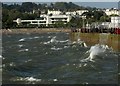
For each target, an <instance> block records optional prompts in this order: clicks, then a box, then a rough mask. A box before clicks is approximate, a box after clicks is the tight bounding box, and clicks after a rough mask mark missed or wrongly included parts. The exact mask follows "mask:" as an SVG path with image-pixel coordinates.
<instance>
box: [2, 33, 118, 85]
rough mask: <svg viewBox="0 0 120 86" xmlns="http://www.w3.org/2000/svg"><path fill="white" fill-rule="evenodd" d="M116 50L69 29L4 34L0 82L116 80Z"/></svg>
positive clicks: (42, 82)
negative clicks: (74, 38)
mask: <svg viewBox="0 0 120 86" xmlns="http://www.w3.org/2000/svg"><path fill="white" fill-rule="evenodd" d="M119 56H120V52H116V51H114V50H113V49H112V48H109V47H108V46H107V45H100V44H95V45H93V46H89V45H87V44H86V43H85V42H84V41H81V40H80V39H78V41H71V40H70V34H69V33H63V32H57V33H51V32H48V33H40V34H6V35H5V34H4V35H3V37H2V55H1V56H0V59H2V67H1V66H0V68H1V70H2V75H3V77H2V82H3V84H117V83H118V74H119V72H118V57H119Z"/></svg>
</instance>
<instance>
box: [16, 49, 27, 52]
mask: <svg viewBox="0 0 120 86" xmlns="http://www.w3.org/2000/svg"><path fill="white" fill-rule="evenodd" d="M23 51H29V49H22V50H19V51H18V52H23Z"/></svg>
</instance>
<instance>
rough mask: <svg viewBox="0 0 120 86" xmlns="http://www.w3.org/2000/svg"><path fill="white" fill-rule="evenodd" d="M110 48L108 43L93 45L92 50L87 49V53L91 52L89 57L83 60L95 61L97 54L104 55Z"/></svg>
mask: <svg viewBox="0 0 120 86" xmlns="http://www.w3.org/2000/svg"><path fill="white" fill-rule="evenodd" d="M107 49H109V47H108V46H107V45H100V44H96V45H94V46H91V48H90V50H89V51H87V52H86V53H88V52H89V53H90V55H89V57H88V58H86V59H83V60H81V61H82V62H86V61H93V62H94V60H93V59H95V58H96V56H100V55H102V54H103V53H104V52H106V50H107Z"/></svg>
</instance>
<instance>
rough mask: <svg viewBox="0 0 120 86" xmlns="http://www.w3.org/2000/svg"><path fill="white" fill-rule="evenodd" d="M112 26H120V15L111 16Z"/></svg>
mask: <svg viewBox="0 0 120 86" xmlns="http://www.w3.org/2000/svg"><path fill="white" fill-rule="evenodd" d="M110 27H112V28H118V27H119V28H120V17H111V24H110Z"/></svg>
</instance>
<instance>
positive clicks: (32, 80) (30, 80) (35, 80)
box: [17, 77, 42, 82]
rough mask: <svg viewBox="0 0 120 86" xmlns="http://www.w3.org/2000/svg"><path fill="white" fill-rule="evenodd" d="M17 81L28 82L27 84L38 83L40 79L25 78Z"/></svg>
mask: <svg viewBox="0 0 120 86" xmlns="http://www.w3.org/2000/svg"><path fill="white" fill-rule="evenodd" d="M17 81H29V82H38V81H42V79H36V78H33V77H26V78H22V77H20V78H18V79H17Z"/></svg>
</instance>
